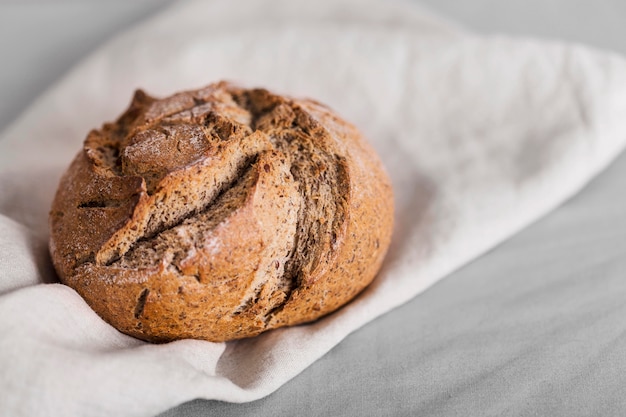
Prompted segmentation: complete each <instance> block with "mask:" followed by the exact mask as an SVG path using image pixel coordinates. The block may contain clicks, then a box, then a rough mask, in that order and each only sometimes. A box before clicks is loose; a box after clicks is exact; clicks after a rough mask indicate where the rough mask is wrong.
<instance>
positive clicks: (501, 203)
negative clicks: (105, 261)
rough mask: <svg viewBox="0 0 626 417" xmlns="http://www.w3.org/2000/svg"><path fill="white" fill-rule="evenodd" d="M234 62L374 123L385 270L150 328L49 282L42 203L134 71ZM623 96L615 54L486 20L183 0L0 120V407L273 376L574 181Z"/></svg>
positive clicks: (212, 391)
mask: <svg viewBox="0 0 626 417" xmlns="http://www.w3.org/2000/svg"><path fill="white" fill-rule="evenodd" d="M224 78H225V79H231V80H235V81H238V82H240V83H242V84H245V85H250V86H265V87H268V88H271V89H274V90H276V91H278V92H284V93H289V94H291V95H300V96H311V97H315V98H317V99H318V100H320V101H322V102H325V103H327V104H329V105H330V106H331V107H333V108H335V109H336V110H337V111H338V112H339V113H340V114H342V115H344V116H345V117H346V118H347V119H349V120H351V121H353V122H354V123H355V124H356V125H357V126H359V127H360V128H361V129H362V130H363V131H364V132H365V134H366V135H367V136H368V137H369V139H370V140H371V142H372V143H373V145H374V146H375V147H376V148H377V150H378V151H379V152H380V155H381V157H382V159H383V162H384V164H385V165H386V167H387V169H388V171H389V173H390V175H391V177H392V180H393V183H394V187H395V195H396V208H397V212H396V230H395V235H394V240H393V243H392V247H391V250H390V252H389V255H388V258H387V259H386V262H385V264H384V267H383V269H382V271H381V273H380V274H379V276H378V277H377V279H376V280H375V282H374V283H373V284H372V285H371V286H370V287H369V288H368V289H367V290H366V291H365V292H364V293H363V294H361V295H360V296H359V297H358V298H357V299H356V300H355V301H354V302H352V303H351V304H349V305H348V306H347V307H345V308H343V309H341V310H340V311H338V312H336V313H334V314H332V315H330V316H329V317H327V318H324V319H323V320H320V321H318V322H316V323H313V324H310V325H305V326H298V327H293V328H288V329H281V330H277V331H272V332H268V333H266V334H264V335H261V336H259V337H257V338H253V339H249V340H243V341H238V342H232V343H226V344H216V343H210V342H204V341H194V340H184V341H178V342H174V343H170V344H165V345H151V344H146V343H143V342H141V341H138V340H136V339H133V338H131V337H128V336H126V335H123V334H121V333H119V332H118V331H116V330H115V329H114V328H112V327H111V326H109V325H108V324H106V323H105V322H103V321H102V320H101V319H100V318H99V317H98V316H97V315H96V314H95V313H93V312H92V311H91V310H90V308H89V307H88V306H87V305H86V304H85V303H84V302H83V300H82V299H81V298H80V296H78V295H77V294H76V293H75V292H74V291H73V290H71V289H70V288H68V287H65V286H63V285H60V284H54V283H53V284H43V283H49V282H53V281H54V280H55V278H54V272H53V271H52V269H51V266H50V261H49V257H48V255H47V248H46V240H47V233H48V232H47V212H48V209H49V206H50V202H51V199H52V196H53V194H54V192H55V189H56V185H57V182H58V178H59V177H60V175H61V173H62V171H63V169H64V168H65V167H66V166H67V164H68V163H69V161H70V160H71V158H72V157H73V156H74V154H75V152H76V151H77V150H78V149H79V147H80V146H81V142H82V140H83V138H84V136H85V135H86V133H87V132H88V130H89V129H90V128H92V127H96V126H99V125H100V124H101V123H102V122H103V121H105V120H111V119H113V118H114V117H115V116H116V115H117V114H119V113H120V112H121V111H122V110H123V109H124V107H125V105H126V104H127V103H128V101H129V99H130V95H131V92H132V91H133V89H134V88H137V87H141V88H144V89H146V90H147V91H148V92H151V93H155V94H168V93H172V92H174V91H176V90H180V89H189V88H195V87H199V86H202V85H205V84H208V83H210V82H212V81H215V80H219V79H224ZM624 114H626V64H625V61H624V60H622V59H621V58H620V57H618V56H615V55H611V54H608V53H599V52H594V51H591V50H588V49H585V48H583V47H580V46H570V45H563V44H558V43H539V42H536V41H526V40H514V39H508V38H502V37H491V38H482V37H477V36H475V35H471V34H469V33H466V32H464V31H462V30H460V29H458V28H456V27H454V26H453V25H452V24H448V23H445V22H443V21H441V20H439V19H437V18H435V17H433V16H432V15H430V14H429V13H427V12H425V11H421V10H419V9H417V8H415V7H414V6H412V5H410V4H405V3H390V2H382V1H381V2H357V1H332V0H328V1H324V2H299V1H298V2H296V1H290V0H272V1H269V2H255V1H252V0H246V1H240V2H229V1H226V0H224V1H213V2H203V1H188V2H184V3H179V4H176V5H174V6H173V7H171V8H170V9H168V10H166V11H164V12H163V13H161V14H160V15H158V16H156V17H154V18H152V19H150V20H149V21H147V22H145V23H143V24H141V25H139V26H138V27H137V28H135V29H134V30H131V31H130V32H127V33H125V34H122V35H121V36H119V37H118V38H116V39H114V40H113V41H111V42H109V43H108V44H106V45H105V46H103V47H102V48H100V49H99V50H98V51H96V52H95V53H94V54H93V55H92V56H90V57H89V58H88V59H87V60H86V61H84V62H83V63H82V64H80V65H79V66H78V67H77V68H76V69H74V70H73V71H72V72H71V73H70V74H68V75H67V76H66V77H65V78H64V79H63V80H61V81H60V82H59V83H58V84H57V85H55V86H54V87H53V88H52V89H51V90H49V91H48V92H46V93H45V94H44V95H43V96H42V97H41V98H40V99H39V100H38V101H37V102H36V103H34V104H33V105H32V106H31V108H30V109H29V110H28V111H27V112H26V113H24V114H23V115H22V116H21V117H20V118H19V119H18V120H17V121H16V122H15V123H14V124H13V125H12V126H10V127H9V128H8V129H7V130H6V131H5V132H3V134H2V136H1V138H0V335H1V336H0V370H1V372H0V414H1V415H3V416H4V415H7V416H12V415H24V416H57V415H58V416H117V415H124V416H150V415H154V414H156V413H158V412H161V411H164V410H166V409H168V408H170V407H173V406H175V405H177V404H179V403H182V402H184V401H188V400H191V399H194V398H207V399H219V400H224V401H231V402H244V401H251V400H254V399H257V398H260V397H263V396H265V395H268V394H270V393H271V392H273V391H274V390H276V389H277V388H278V387H280V386H281V385H282V384H284V383H286V382H287V381H288V380H289V379H291V378H292V377H294V376H295V375H297V374H298V373H299V372H301V371H302V370H303V369H304V368H306V367H307V366H308V365H310V364H311V363H313V362H314V361H315V360H317V359H318V358H319V357H320V356H322V355H324V354H325V353H326V352H328V350H330V349H331V348H332V347H333V346H335V345H336V344H338V343H339V342H340V341H341V340H342V339H343V338H344V337H345V336H346V335H348V334H349V333H350V332H352V331H353V330H355V329H357V328H358V327H360V326H362V325H364V324H366V323H367V322H368V321H370V320H372V319H373V318H375V317H377V316H379V315H381V314H383V313H385V312H387V311H389V310H390V309H392V308H394V307H396V306H398V305H400V304H402V303H404V302H405V301H407V300H409V299H411V298H412V297H414V296H415V295H417V294H419V293H420V292H422V291H424V290H425V289H426V288H427V287H428V286H430V285H432V284H433V283H434V282H436V281H437V280H439V279H441V278H442V277H444V276H445V275H446V274H448V273H449V272H451V271H453V270H454V269H456V268H459V267H460V266H462V265H463V264H464V263H466V262H468V261H469V260H471V259H472V258H475V257H476V256H478V255H480V254H482V253H484V252H485V251H486V250H488V249H489V248H491V247H493V246H494V245H496V244H498V243H499V242H501V241H503V240H504V239H506V238H507V237H509V236H511V235H512V234H513V233H515V232H516V231H518V230H520V229H521V228H523V227H524V226H526V225H528V224H529V223H530V222H532V221H534V220H536V219H537V218H539V217H540V216H542V215H543V214H545V213H546V212H548V211H549V210H550V209H552V208H554V207H555V206H557V205H558V204H559V203H561V202H563V201H564V200H565V199H567V198H568V197H570V196H571V195H573V194H574V193H575V192H576V191H577V190H579V189H580V188H581V187H582V186H584V184H585V183H586V182H587V181H589V180H590V179H591V178H592V177H593V176H594V175H595V174H596V173H598V172H599V171H600V170H602V169H603V168H605V167H606V166H607V164H608V163H609V162H610V161H611V160H612V159H613V158H615V157H616V156H617V155H618V153H619V152H620V151H621V149H622V148H623V147H624V144H625V142H626V124H625V123H622V121H623V119H624V116H623V115H624ZM522 262H523V260H520V263H522ZM38 284H43V285H38ZM416 331H419V329H416ZM398 343H402V341H401V340H399V341H398ZM328 377H329V378H332V375H329V376H328Z"/></svg>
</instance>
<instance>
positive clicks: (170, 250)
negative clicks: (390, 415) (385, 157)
mask: <svg viewBox="0 0 626 417" xmlns="http://www.w3.org/2000/svg"><path fill="white" fill-rule="evenodd" d="M392 223H393V195H392V189H391V184H390V181H389V179H388V177H387V175H386V173H385V172H384V169H383V167H382V165H381V163H380V161H379V159H378V157H377V155H376V154H375V152H374V150H373V149H372V148H371V147H370V146H369V145H368V144H367V143H366V141H365V140H364V139H363V137H362V136H361V134H360V133H359V132H358V130H357V129H356V128H355V127H354V126H352V125H351V124H349V123H347V122H346V121H344V120H342V119H341V118H339V117H338V116H337V115H336V114H335V113H333V112H332V111H331V110H330V109H328V108H327V107H325V106H323V105H321V104H319V103H317V102H314V101H312V100H298V99H292V98H287V97H283V96H279V95H275V94H272V93H270V92H268V91H267V90H264V89H244V88H240V87H237V86H234V85H232V84H228V83H224V82H221V83H217V84H211V85H209V86H207V87H205V88H202V89H199V90H193V91H186V92H182V93H178V94H175V95H172V96H170V97H167V98H164V99H156V98H153V97H150V96H148V95H147V94H145V93H144V92H142V91H141V90H138V91H137V92H136V93H135V96H134V98H133V100H132V103H131V105H130V107H129V109H128V110H127V111H126V112H125V113H124V114H123V115H122V116H121V117H120V118H119V119H118V120H117V121H116V122H115V123H108V124H105V125H104V126H103V127H102V129H100V130H93V131H91V132H90V133H89V135H88V136H87V138H86V140H85V142H84V147H83V150H82V151H81V152H79V153H78V155H77V156H76V157H75V159H74V161H73V162H72V164H71V165H70V167H69V168H68V170H67V171H66V173H65V174H64V175H63V177H62V178H61V182H60V185H59V189H58V190H57V194H56V196H55V199H54V201H53V204H52V210H51V212H50V228H51V239H50V251H51V254H52V260H53V263H54V265H55V268H56V270H57V272H58V274H59V276H60V279H61V281H62V282H63V283H65V284H67V285H69V286H70V287H72V288H74V289H75V290H76V291H77V292H78V293H79V294H80V295H81V296H82V297H83V298H84V299H85V300H86V302H87V303H88V304H89V305H90V306H91V307H92V309H93V310H94V311H95V312H96V313H98V314H99V315H100V316H101V317H102V318H103V319H104V320H106V321H107V322H109V323H110V324H112V325H113V326H115V327H116V328H117V329H119V330H120V331H122V332H124V333H127V334H129V335H132V336H135V337H137V338H140V339H144V340H148V341H153V342H166V341H171V340H177V339H182V338H195V339H205V340H210V341H215V342H219V341H226V340H233V339H239V338H244V337H250V336H255V335H258V334H260V333H261V332H263V331H266V330H269V329H273V328H277V327H282V326H288V325H295V324H300V323H305V322H310V321H313V320H315V319H317V318H319V317H322V316H324V315H326V314H328V313H330V312H332V311H334V310H336V309H337V308H339V307H341V306H342V305H344V304H345V303H347V302H348V301H350V300H351V299H352V298H354V297H355V296H356V295H357V294H358V293H359V292H360V291H362V290H363V289H364V288H365V287H366V286H367V285H368V284H369V283H370V282H371V281H372V280H373V279H374V277H375V275H376V273H377V272H378V270H379V268H380V265H381V263H382V260H383V258H384V255H385V253H386V251H387V248H388V246H389V243H390V239H391V229H392Z"/></svg>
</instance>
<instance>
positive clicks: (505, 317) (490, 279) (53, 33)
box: [0, 0, 626, 417]
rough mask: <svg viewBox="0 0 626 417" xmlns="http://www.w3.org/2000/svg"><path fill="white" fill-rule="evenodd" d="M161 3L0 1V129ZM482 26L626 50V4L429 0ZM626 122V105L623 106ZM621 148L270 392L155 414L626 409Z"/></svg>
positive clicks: (625, 197) (625, 219) (625, 170)
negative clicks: (562, 194)
mask: <svg viewBox="0 0 626 417" xmlns="http://www.w3.org/2000/svg"><path fill="white" fill-rule="evenodd" d="M168 3H171V1H170V0H154V1H147V0H143V1H134V2H131V1H104V0H103V1H95V0H83V1H78V0H76V1H43V0H42V1H28V0H26V1H18V0H15V1H8V2H7V1H5V2H0V57H1V58H0V62H1V65H0V97H1V98H2V99H1V100H0V130H1V129H3V128H4V127H5V126H6V125H7V124H8V123H10V122H11V121H12V120H13V119H15V118H16V117H17V116H18V115H19V113H20V112H21V111H23V110H24V109H25V108H26V107H27V106H28V105H29V103H30V102H32V100H34V99H35V98H36V97H37V96H38V95H39V94H41V93H42V92H43V91H45V89H46V88H47V87H48V86H49V85H50V84H51V83H53V82H54V81H55V80H57V79H58V78H59V77H61V76H62V75H63V73H64V72H65V71H67V70H68V69H69V68H71V67H72V66H73V65H74V64H76V63H77V62H78V61H79V60H80V59H81V58H83V57H84V56H85V55H86V54H88V53H89V52H90V51H91V50H92V49H93V48H95V47H97V46H98V45H99V44H100V43H102V42H103V41H105V40H106V39H108V38H110V37H111V36H112V35H114V34H115V33H117V32H119V31H121V30H124V29H125V28H127V27H130V26H131V25H132V24H133V23H135V22H137V21H139V20H141V19H143V18H145V17H147V16H149V15H151V14H152V13H155V12H156V11H158V10H159V9H160V8H161V7H163V6H164V5H166V4H168ZM422 4H425V5H427V6H430V7H431V8H432V9H433V10H435V11H439V12H441V13H442V14H443V15H446V16H448V17H450V18H452V19H454V20H457V21H458V22H461V23H462V24H463V25H465V26H466V27H468V28H470V29H473V30H475V31H479V32H482V33H492V32H498V33H509V34H515V35H531V36H534V37H541V38H559V39H565V40H570V41H575V42H583V43H587V44H591V45H594V46H598V47H601V48H604V49H611V50H614V51H618V52H621V53H624V54H626V25H625V24H624V23H626V2H623V1H621V0H612V1H611V0H602V1H592V0H588V1H581V0H571V1H566V0H558V1H557V0H553V1H545V0H544V1H539V0H508V1H502V0H499V1H498V0H471V1H470V0H465V1H458V0H456V1H455V0H439V1H436V0H424V1H422ZM625 119H626V115H625ZM625 300H626V156H622V157H620V158H619V159H618V161H617V162H616V163H615V164H613V165H612V166H611V167H610V168H609V170H608V171H607V172H605V173H604V174H602V175H601V176H600V177H598V178H597V179H595V180H594V181H593V182H592V183H591V184H590V186H589V187H587V188H586V189H585V190H584V191H583V192H582V193H580V194H579V195H578V196H576V197H575V198H573V199H572V200H571V201H569V202H567V203H566V204H565V205H563V206H562V207H561V208H559V209H558V210H556V211H555V212H553V213H552V214H550V215H549V216H547V217H546V218H544V219H542V220H541V221H539V222H537V223H536V224H534V225H532V226H531V227H529V228H528V229H526V230H525V231H523V232H522V233H520V234H518V235H517V236H515V237H513V238H512V239H510V240H509V241H507V242H506V243H504V244H503V245H500V246H499V247H498V248H496V249H495V250H493V251H491V252H490V253H488V254H486V255H485V256H483V257H481V258H480V259H478V260H476V261H474V262H473V263H471V264H470V265H468V266H466V267H465V268H463V269H462V270H460V271H458V272H456V273H454V274H453V275H451V276H450V277H448V278H446V279H445V280H443V281H441V282H440V283H438V284H437V285H435V286H434V287H433V288H431V289H430V290H429V291H427V292H426V293H424V294H422V295H420V296H418V297H416V298H415V299H414V300H413V301H411V302H410V303H408V304H406V305H404V306H402V307H400V308H399V309H396V310H395V311H393V312H391V313H389V314H387V315H385V316H383V317H381V318H379V319H378V320H376V321H374V322H373V323H371V324H369V325H367V326H365V327H364V328H362V329H360V330H359V331H357V332H355V333H354V334H352V335H350V336H349V337H348V338H347V339H346V340H345V341H344V342H342V343H341V344H340V345H338V346H337V347H335V348H334V349H333V350H332V351H331V352H330V353H329V354H327V355H326V356H324V357H323V358H322V359H320V360H319V361H318V362H316V363H315V364H313V365H312V366H311V367H310V368H309V369H307V370H306V371H305V372H303V373H302V374H301V375H299V376H298V377H296V378H295V379H294V380H293V381H291V382H289V383H287V384H286V385H285V386H284V387H282V388H281V389H280V390H279V391H278V392H276V393H275V394H273V395H271V396H269V397H267V398H264V399H262V400H259V401H256V402H253V403H248V404H240V405H238V404H224V403H218V402H212V401H194V402H191V403H187V404H184V405H182V406H180V407H177V408H175V409H172V410H170V411H169V412H166V413H164V414H163V415H162V416H168V417H169V416H205V415H220V416H222V415H225V416H231V415H233V416H234V415H254V416H259V415H272V416H294V415H354V416H363V415H366V416H369V415H372V416H373V415H376V416H378V415H446V416H447V415H481V416H482V415H563V416H566V415H567V416H569V415H626V397H625V396H623V395H622V391H623V387H624V386H626V372H625V371H626V360H625V355H624V352H626V320H624V317H626V302H625Z"/></svg>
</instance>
